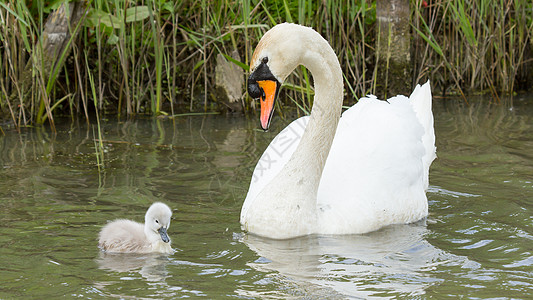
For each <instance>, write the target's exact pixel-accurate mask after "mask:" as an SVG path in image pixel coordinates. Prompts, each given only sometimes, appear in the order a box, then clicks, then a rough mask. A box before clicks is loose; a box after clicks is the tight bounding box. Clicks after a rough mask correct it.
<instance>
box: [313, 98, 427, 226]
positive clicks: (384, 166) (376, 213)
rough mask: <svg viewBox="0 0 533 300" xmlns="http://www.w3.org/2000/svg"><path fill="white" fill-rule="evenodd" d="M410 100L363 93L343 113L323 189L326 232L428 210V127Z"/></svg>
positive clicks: (321, 213)
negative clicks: (364, 94)
mask: <svg viewBox="0 0 533 300" xmlns="http://www.w3.org/2000/svg"><path fill="white" fill-rule="evenodd" d="M426 101H427V99H426ZM410 102H411V101H409V99H408V98H406V97H404V96H397V97H394V98H391V99H389V101H388V102H386V101H380V100H377V99H376V98H375V97H369V98H362V99H360V100H359V102H358V103H357V104H356V105H354V106H353V107H351V108H350V109H348V110H347V111H345V112H344V113H343V115H342V117H341V119H340V122H339V126H338V128H337V133H336V135H335V139H334V140H333V145H332V147H331V151H330V153H329V156H328V159H327V161H326V165H325V167H324V172H323V174H322V178H321V181H320V186H319V189H318V197H317V198H318V209H319V224H320V225H319V226H321V228H320V229H319V230H320V232H321V233H336V234H338V233H358V232H368V231H372V230H376V229H378V228H380V227H382V226H385V225H387V224H392V223H404V222H405V223H407V222H413V221H416V220H418V219H420V218H422V217H424V216H425V215H427V199H426V196H425V193H424V185H425V180H424V178H427V169H428V168H429V164H428V165H427V166H426V164H425V163H423V159H422V158H423V157H424V156H425V155H426V147H425V146H424V145H423V143H422V137H423V136H424V134H425V130H424V127H423V126H422V124H421V122H420V121H419V120H418V117H417V114H416V113H415V110H414V109H413V106H412V105H411V103H410ZM431 129H432V127H431ZM433 147H434V144H433ZM427 148H429V147H427ZM433 153H434V152H433ZM321 220H322V221H321Z"/></svg>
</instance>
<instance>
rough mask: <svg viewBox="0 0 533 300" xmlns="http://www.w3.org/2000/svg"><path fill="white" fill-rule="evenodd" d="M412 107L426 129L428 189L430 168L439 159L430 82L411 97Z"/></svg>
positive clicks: (415, 91) (426, 185)
mask: <svg viewBox="0 0 533 300" xmlns="http://www.w3.org/2000/svg"><path fill="white" fill-rule="evenodd" d="M409 100H410V102H411V105H412V106H413V109H414V111H415V113H416V116H417V117H418V120H419V121H420V123H421V124H422V127H424V136H423V137H422V143H423V145H424V148H425V150H426V154H425V155H424V157H423V163H424V175H425V176H424V185H425V188H426V189H427V188H428V185H429V166H430V165H431V163H432V162H433V160H434V159H435V158H436V157H437V155H436V150H437V148H436V147H435V131H434V129H433V112H432V110H431V86H430V83H429V80H428V81H427V82H426V83H425V84H424V85H422V86H420V85H417V86H416V88H415V90H414V91H413V93H412V94H411V96H410V97H409Z"/></svg>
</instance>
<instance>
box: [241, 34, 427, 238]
mask: <svg viewBox="0 0 533 300" xmlns="http://www.w3.org/2000/svg"><path fill="white" fill-rule="evenodd" d="M288 37H290V39H291V41H290V42H285V40H286V39H287V38H288ZM263 40H265V41H264V42H263ZM276 43H277V44H276ZM273 44H276V46H274V45H273ZM257 52H259V53H257ZM265 55H268V57H269V60H268V64H269V68H270V70H271V71H272V73H273V74H274V76H276V77H278V78H280V79H281V81H282V80H283V79H285V77H286V76H287V75H288V74H289V73H290V72H291V71H292V70H293V69H294V68H295V67H296V66H297V65H299V64H303V65H304V66H305V67H307V68H308V69H309V70H310V71H311V73H312V74H313V77H314V82H315V98H314V105H313V109H312V111H311V115H310V116H309V117H303V118H300V119H297V120H296V121H294V122H292V123H291V124H290V125H289V126H287V127H286V128H285V129H284V130H283V131H282V132H280V133H279V134H278V136H276V138H275V139H274V140H273V141H272V142H271V144H270V145H269V146H268V148H267V149H266V150H265V152H264V153H263V155H262V157H261V159H260V160H259V162H258V164H257V166H256V168H255V170H254V174H253V176H252V182H251V184H250V188H249V191H248V194H247V196H246V199H245V201H244V204H243V207H242V211H241V224H242V225H243V228H244V229H245V230H247V231H249V232H251V233H254V234H258V235H261V236H265V237H270V238H276V239H284V238H292V237H297V236H301V235H307V234H354V233H365V232H369V231H373V230H377V229H379V228H381V227H383V226H386V225H390V224H397V223H410V222H414V221H417V220H420V219H421V218H423V217H425V216H427V214H428V204H427V198H426V195H425V190H426V189H427V187H428V174H429V166H430V165H431V162H432V161H433V159H434V158H435V135H434V130H433V114H432V112H431V89H430V85H429V82H428V83H426V84H424V85H423V86H417V87H416V89H415V90H414V92H413V93H412V95H411V96H410V97H409V98H407V97H404V96H396V97H393V98H391V99H389V100H388V101H381V100H378V99H376V98H375V97H374V96H369V97H367V98H362V99H360V100H359V102H358V103H357V104H356V105H354V106H353V107H351V108H350V109H348V110H347V111H345V112H344V113H343V114H342V117H341V118H340V112H341V105H342V93H343V82H342V73H341V69H340V66H339V63H338V60H337V57H336V56H335V53H334V52H333V50H332V49H331V47H330V46H329V44H328V43H327V41H325V40H324V39H323V38H322V37H321V36H320V35H319V34H318V33H316V32H315V31H314V30H312V29H310V28H306V27H303V26H298V25H293V24H282V25H278V26H276V27H274V28H273V29H271V30H270V31H269V32H267V33H266V34H265V36H264V37H263V39H262V40H261V42H260V44H259V45H258V47H257V50H256V53H254V58H255V59H256V60H257V59H261V58H262V57H263V56H265ZM253 64H254V61H252V66H253ZM339 118H340V121H339Z"/></svg>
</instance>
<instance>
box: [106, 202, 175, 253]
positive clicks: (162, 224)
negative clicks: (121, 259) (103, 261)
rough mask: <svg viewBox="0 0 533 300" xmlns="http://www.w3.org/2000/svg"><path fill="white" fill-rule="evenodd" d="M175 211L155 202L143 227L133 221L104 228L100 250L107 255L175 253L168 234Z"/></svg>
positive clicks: (124, 221)
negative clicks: (109, 253) (113, 253)
mask: <svg viewBox="0 0 533 300" xmlns="http://www.w3.org/2000/svg"><path fill="white" fill-rule="evenodd" d="M171 216H172V211H171V210H170V208H169V207H168V206H167V205H166V204H163V203H161V202H155V203H154V204H152V205H151V206H150V208H148V211H146V215H145V216H144V224H141V223H137V222H134V221H131V220H115V221H113V222H111V223H108V224H107V225H105V226H104V228H102V231H100V235H99V241H98V247H99V248H100V249H102V250H103V251H105V252H120V253H151V252H158V253H167V254H168V253H172V252H173V250H172V248H171V247H170V238H169V237H168V235H167V230H168V227H169V226H170V217H171Z"/></svg>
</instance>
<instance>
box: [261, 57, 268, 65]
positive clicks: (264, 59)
mask: <svg viewBox="0 0 533 300" xmlns="http://www.w3.org/2000/svg"><path fill="white" fill-rule="evenodd" d="M261 61H262V62H263V63H264V64H266V63H267V62H268V57H266V56H265V57H263V59H262V60H261Z"/></svg>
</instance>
